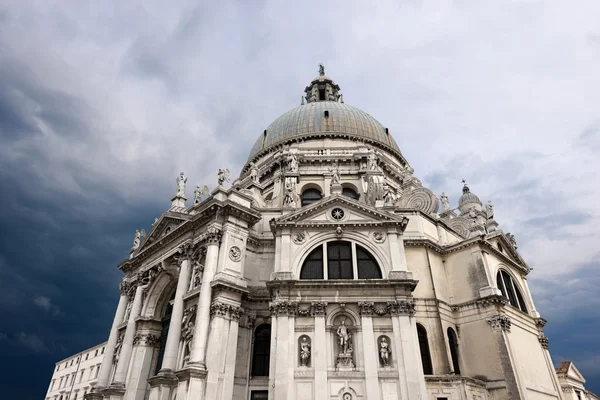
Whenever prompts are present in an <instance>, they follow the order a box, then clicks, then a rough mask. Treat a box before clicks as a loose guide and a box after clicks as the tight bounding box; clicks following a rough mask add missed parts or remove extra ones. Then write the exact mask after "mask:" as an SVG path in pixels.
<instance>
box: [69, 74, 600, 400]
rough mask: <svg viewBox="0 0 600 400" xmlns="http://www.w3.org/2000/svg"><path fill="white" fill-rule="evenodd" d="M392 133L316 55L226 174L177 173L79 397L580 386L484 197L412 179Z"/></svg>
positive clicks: (428, 395)
mask: <svg viewBox="0 0 600 400" xmlns="http://www.w3.org/2000/svg"><path fill="white" fill-rule="evenodd" d="M392 130H393V128H388V127H385V126H384V125H382V124H381V123H380V122H378V121H377V120H376V119H374V118H373V117H372V116H371V115H369V114H367V113H366V112H364V111H362V110H359V109H357V108H355V107H353V106H351V105H349V104H347V103H345V102H344V97H343V95H342V93H341V89H340V86H338V85H337V84H336V83H335V82H334V81H333V80H332V79H331V78H330V77H328V76H327V75H325V72H324V68H323V67H322V66H321V68H320V71H319V75H318V76H317V77H316V78H314V79H313V80H312V81H311V82H310V83H309V84H308V86H306V88H305V89H304V94H303V95H302V98H301V104H300V105H299V106H298V107H296V108H294V109H292V110H290V111H287V112H285V113H284V114H283V115H281V116H280V117H279V118H277V119H276V120H275V121H274V122H273V123H271V124H270V125H269V126H268V127H266V128H265V129H264V130H262V132H261V133H260V134H259V135H258V138H257V140H256V143H255V144H254V146H253V147H252V149H251V150H250V152H249V156H248V160H247V162H246V163H245V165H244V166H243V168H242V171H241V174H240V176H239V177H238V178H237V179H231V178H230V176H229V170H228V169H226V168H223V169H220V170H219V171H218V174H217V177H216V178H217V179H216V182H217V186H216V187H214V188H213V189H212V190H210V189H209V188H208V187H206V186H204V187H200V186H195V185H189V186H188V184H187V181H188V177H186V175H185V174H184V173H181V174H180V175H179V176H178V177H177V179H176V181H175V185H174V193H175V195H174V197H173V198H172V200H171V206H170V208H169V209H168V210H167V211H166V212H164V213H163V214H162V215H161V216H160V218H158V219H157V220H155V221H154V223H153V224H152V228H151V229H150V231H149V232H147V233H146V232H144V231H142V230H140V231H137V232H136V235H135V239H134V245H133V248H132V249H131V251H130V255H129V257H128V259H126V260H125V261H123V262H122V263H121V264H120V265H119V266H118V268H119V269H120V270H121V271H122V272H123V273H124V277H123V281H122V282H121V284H120V299H119V303H118V306H117V309H116V312H115V316H114V322H113V324H112V327H111V328H110V334H109V335H108V341H107V342H106V343H105V344H104V345H102V346H103V347H102V353H103V358H102V362H101V364H98V369H97V370H96V378H94V379H95V381H94V385H93V386H92V387H91V388H90V391H89V392H87V390H86V393H85V399H88V400H99V399H106V400H122V399H124V400H145V399H149V400H204V399H206V400H209V399H210V400H216V399H223V400H225V399H226V400H230V399H236V400H267V399H268V400H285V399H287V400H317V399H321V400H400V399H401V400H418V399H421V400H425V399H428V400H429V399H431V400H434V399H437V400H450V399H452V400H504V399H515V400H516V399H523V400H524V399H535V400H542V399H571V398H572V399H576V397H573V396H574V394H573V393H574V392H573V391H571V393H570V394H569V396H571V397H567V391H566V390H565V387H566V386H565V385H566V384H565V383H564V382H562V381H560V380H559V377H558V375H557V373H556V371H555V369H554V366H553V364H552V360H551V358H550V354H549V352H548V339H547V338H546V336H545V335H544V333H543V330H542V329H543V327H544V325H545V323H546V321H545V320H544V319H543V318H541V316H540V315H539V314H538V312H537V311H536V308H535V304H534V300H533V299H532V297H531V293H530V291H529V288H528V286H527V277H528V275H529V272H530V268H529V267H528V266H527V263H526V262H525V260H523V258H522V257H521V255H520V254H519V252H518V249H517V242H516V240H515V237H514V236H513V235H511V234H510V233H507V232H504V231H503V230H502V229H501V225H500V224H499V222H497V221H496V219H495V218H494V208H493V206H492V203H491V202H489V201H487V202H486V203H483V202H482V201H481V200H480V199H479V197H478V196H477V195H476V194H475V193H474V192H473V191H471V188H469V186H467V184H466V183H465V184H463V186H462V188H461V187H460V186H457V187H456V188H448V193H449V195H446V194H445V193H441V194H439V196H438V195H436V194H434V193H433V192H432V191H431V190H430V189H428V188H427V187H424V186H423V184H422V183H421V181H419V179H418V178H417V177H415V175H414V174H413V172H414V170H413V169H412V168H411V166H410V164H409V163H408V161H407V159H406V158H405V157H404V155H403V154H402V152H401V151H400V148H399V147H398V144H397V143H396V142H395V140H394V138H393V135H392ZM230 181H231V182H230ZM190 186H191V187H190ZM194 186H195V187H194ZM188 193H189V194H190V197H191V198H190V199H189V200H188V198H187V196H188ZM452 197H454V198H455V201H456V203H454V202H451V198H452ZM97 353H98V352H97V351H96V354H97ZM71 364H73V363H72V362H71ZM565 368H566V367H565ZM82 375H83V373H82ZM565 377H566V375H565ZM564 379H567V378H564ZM61 381H62V380H61ZM586 393H587V392H585V391H584V392H583V394H584V395H585V396H587V394H586ZM580 394H581V392H580ZM81 395H82V398H83V392H82V393H81ZM76 396H77V395H76ZM590 396H591V395H590ZM579 398H581V396H580V397H579ZM589 398H592V397H589ZM594 398H595V397H594ZM61 399H62V396H61ZM72 399H73V398H72V397H71V400H72ZM65 400H66V398H65Z"/></svg>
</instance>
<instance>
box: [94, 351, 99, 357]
mask: <svg viewBox="0 0 600 400" xmlns="http://www.w3.org/2000/svg"><path fill="white" fill-rule="evenodd" d="M97 356H98V349H96V353H95V354H94V357H97Z"/></svg>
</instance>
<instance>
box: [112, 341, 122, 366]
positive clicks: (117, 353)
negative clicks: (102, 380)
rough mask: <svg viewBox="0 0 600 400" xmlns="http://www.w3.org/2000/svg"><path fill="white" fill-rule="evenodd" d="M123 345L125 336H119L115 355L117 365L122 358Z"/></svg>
mask: <svg viewBox="0 0 600 400" xmlns="http://www.w3.org/2000/svg"><path fill="white" fill-rule="evenodd" d="M122 345H123V336H119V338H118V339H117V344H116V346H115V353H114V355H113V361H114V362H115V363H116V362H117V361H119V357H120V356H121V346H122Z"/></svg>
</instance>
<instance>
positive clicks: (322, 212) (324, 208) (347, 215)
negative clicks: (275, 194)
mask: <svg viewBox="0 0 600 400" xmlns="http://www.w3.org/2000/svg"><path fill="white" fill-rule="evenodd" d="M339 210H341V212H342V215H341V216H340V215H339ZM402 218H403V217H402V216H397V215H395V214H392V213H389V212H386V211H382V210H379V209H377V208H375V207H372V206H369V205H367V204H364V203H360V202H358V201H356V200H354V199H350V198H348V197H346V196H341V195H332V196H331V197H327V198H325V199H322V200H319V201H317V202H315V203H313V204H310V205H308V206H304V207H302V208H301V209H299V210H297V211H294V212H292V213H290V214H287V215H284V216H282V217H280V218H278V219H276V220H275V221H274V222H275V224H276V225H277V226H285V225H298V224H301V225H305V224H308V225H311V224H314V225H330V224H337V225H348V224H371V223H381V222H391V223H394V222H401V221H402Z"/></svg>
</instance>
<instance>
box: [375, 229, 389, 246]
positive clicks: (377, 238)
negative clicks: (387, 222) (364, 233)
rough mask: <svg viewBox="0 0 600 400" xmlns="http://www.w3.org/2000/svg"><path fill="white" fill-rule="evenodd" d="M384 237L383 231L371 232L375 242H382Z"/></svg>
mask: <svg viewBox="0 0 600 400" xmlns="http://www.w3.org/2000/svg"><path fill="white" fill-rule="evenodd" d="M385 238H386V234H385V232H379V231H378V232H373V240H374V241H375V242H376V243H383V242H385Z"/></svg>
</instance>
